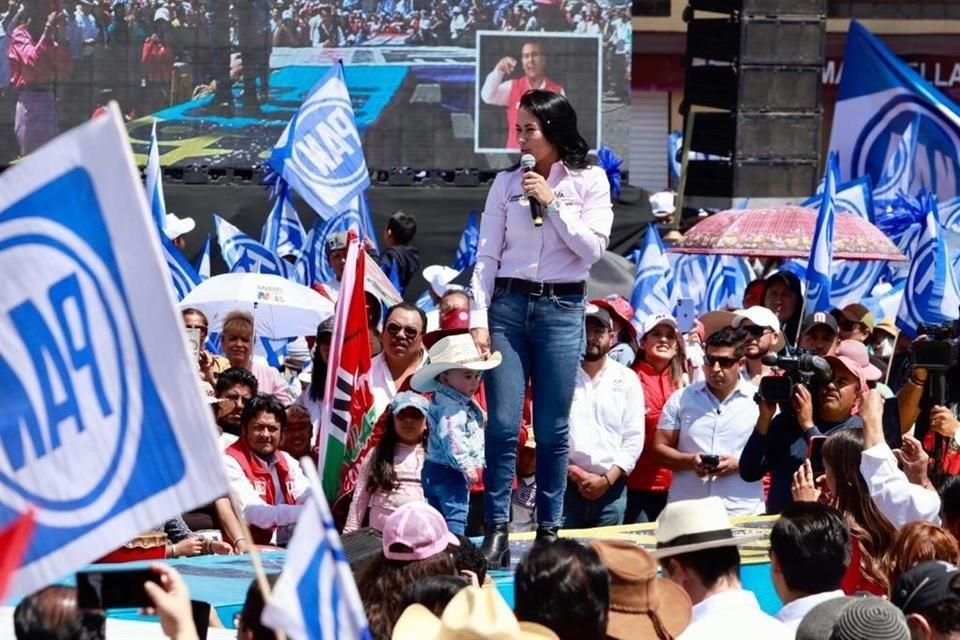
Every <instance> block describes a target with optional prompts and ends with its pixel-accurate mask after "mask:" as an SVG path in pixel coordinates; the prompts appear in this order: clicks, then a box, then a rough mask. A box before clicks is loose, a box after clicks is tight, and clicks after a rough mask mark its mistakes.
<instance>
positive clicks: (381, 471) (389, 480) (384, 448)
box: [368, 408, 427, 491]
mask: <svg viewBox="0 0 960 640" xmlns="http://www.w3.org/2000/svg"><path fill="white" fill-rule="evenodd" d="M420 441H421V442H422V443H423V444H426V442H427V430H426V429H424V430H423V437H422V438H421V440H420ZM396 444H397V429H396V427H395V426H394V424H393V411H391V410H390V408H387V417H386V418H385V419H384V421H383V437H382V438H380V442H378V443H377V446H376V448H375V449H374V450H373V460H372V461H371V463H370V482H369V483H368V486H369V488H370V491H376V490H377V489H382V490H383V491H393V490H394V489H396V488H397V486H398V484H399V483H398V482H397V472H396V470H395V469H394V468H393V450H394V448H395V447H396Z"/></svg>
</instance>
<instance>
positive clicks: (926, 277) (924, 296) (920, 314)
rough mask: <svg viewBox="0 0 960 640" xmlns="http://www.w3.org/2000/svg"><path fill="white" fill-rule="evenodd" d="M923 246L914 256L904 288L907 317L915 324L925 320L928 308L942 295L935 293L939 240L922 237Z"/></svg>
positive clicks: (937, 301)
mask: <svg viewBox="0 0 960 640" xmlns="http://www.w3.org/2000/svg"><path fill="white" fill-rule="evenodd" d="M921 243H922V244H921V246H920V248H919V250H918V251H917V253H916V254H915V255H914V256H913V263H912V264H911V266H910V275H909V281H908V282H907V285H906V287H905V288H904V296H903V303H904V304H905V305H906V307H907V317H908V318H909V321H910V322H911V324H913V325H914V326H916V325H918V324H920V323H921V322H925V320H924V318H926V317H927V316H928V314H927V313H926V309H927V308H929V307H928V305H930V304H937V303H939V301H940V298H941V296H935V295H934V293H935V292H934V286H935V284H936V279H937V265H936V262H937V242H936V241H933V242H931V241H929V240H927V239H921Z"/></svg>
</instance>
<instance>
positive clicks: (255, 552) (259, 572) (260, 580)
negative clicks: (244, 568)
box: [230, 489, 286, 640]
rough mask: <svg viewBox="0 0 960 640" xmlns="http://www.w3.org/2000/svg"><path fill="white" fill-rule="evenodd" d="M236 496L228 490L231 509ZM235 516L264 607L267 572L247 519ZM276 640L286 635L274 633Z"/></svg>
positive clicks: (267, 596) (238, 514)
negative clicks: (245, 540) (245, 541)
mask: <svg viewBox="0 0 960 640" xmlns="http://www.w3.org/2000/svg"><path fill="white" fill-rule="evenodd" d="M235 498H236V495H235V494H234V492H233V489H231V490H230V504H231V507H232V505H234V504H239V500H236V499H235ZM234 511H235V512H236V514H237V520H238V521H239V523H240V529H241V530H242V531H243V537H244V538H246V539H247V542H248V543H249V544H248V545H247V550H248V551H247V553H248V554H249V556H250V564H252V565H253V575H254V579H255V580H256V581H257V586H258V587H260V593H261V594H263V604H264V606H266V604H267V602H269V601H270V595H271V592H272V590H271V589H270V582H269V581H268V580H267V572H266V571H264V570H263V562H261V560H260V550H259V549H258V548H257V545H256V544H254V542H253V534H252V533H251V532H250V525H249V524H247V519H246V518H244V517H243V512H242V511H237V510H236V509H234ZM274 633H275V634H276V636H277V638H278V640H286V634H284V633H283V632H282V631H274Z"/></svg>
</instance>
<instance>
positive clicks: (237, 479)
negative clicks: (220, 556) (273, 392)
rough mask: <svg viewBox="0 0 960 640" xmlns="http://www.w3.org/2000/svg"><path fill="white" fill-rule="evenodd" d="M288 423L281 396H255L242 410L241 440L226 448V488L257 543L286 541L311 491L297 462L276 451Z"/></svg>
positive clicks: (279, 543) (282, 543)
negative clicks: (227, 485)
mask: <svg viewBox="0 0 960 640" xmlns="http://www.w3.org/2000/svg"><path fill="white" fill-rule="evenodd" d="M286 423H287V414H286V411H285V410H284V408H283V405H282V404H281V403H280V401H279V400H277V399H276V398H275V397H274V396H268V395H258V396H254V397H253V398H251V399H250V401H249V402H247V404H246V406H245V407H244V409H243V416H242V417H241V419H240V427H241V431H240V439H239V440H237V441H236V442H235V443H233V444H232V445H230V446H229V447H227V448H226V450H225V451H224V467H225V468H226V470H227V480H228V481H229V482H230V493H231V496H232V498H233V500H234V505H235V507H236V509H237V511H239V512H240V513H241V514H242V515H243V517H244V518H245V519H246V520H247V522H248V523H249V524H250V533H251V535H252V536H253V542H254V543H255V544H275V545H279V546H284V545H286V543H287V542H288V541H289V540H290V536H291V535H292V534H293V525H294V524H296V522H297V518H299V517H300V512H301V511H302V510H303V503H304V501H305V500H306V499H307V496H308V495H309V492H308V489H309V486H308V484H307V479H306V477H305V476H304V475H303V471H302V470H301V469H300V465H299V463H297V461H296V460H294V459H293V458H291V457H290V455H289V454H286V453H284V452H283V451H280V438H281V434H282V432H283V427H284V426H285V425H286Z"/></svg>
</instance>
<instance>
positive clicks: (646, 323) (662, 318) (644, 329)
mask: <svg viewBox="0 0 960 640" xmlns="http://www.w3.org/2000/svg"><path fill="white" fill-rule="evenodd" d="M662 324H665V325H667V326H668V327H673V328H674V330H676V329H677V321H676V319H674V317H673V316H668V315H667V314H665V313H654V314H651V315H649V316H645V317H644V318H643V322H642V323H640V335H641V336H645V335H647V334H648V333H650V332H651V331H653V329H654V327H659V326H660V325H662Z"/></svg>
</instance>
